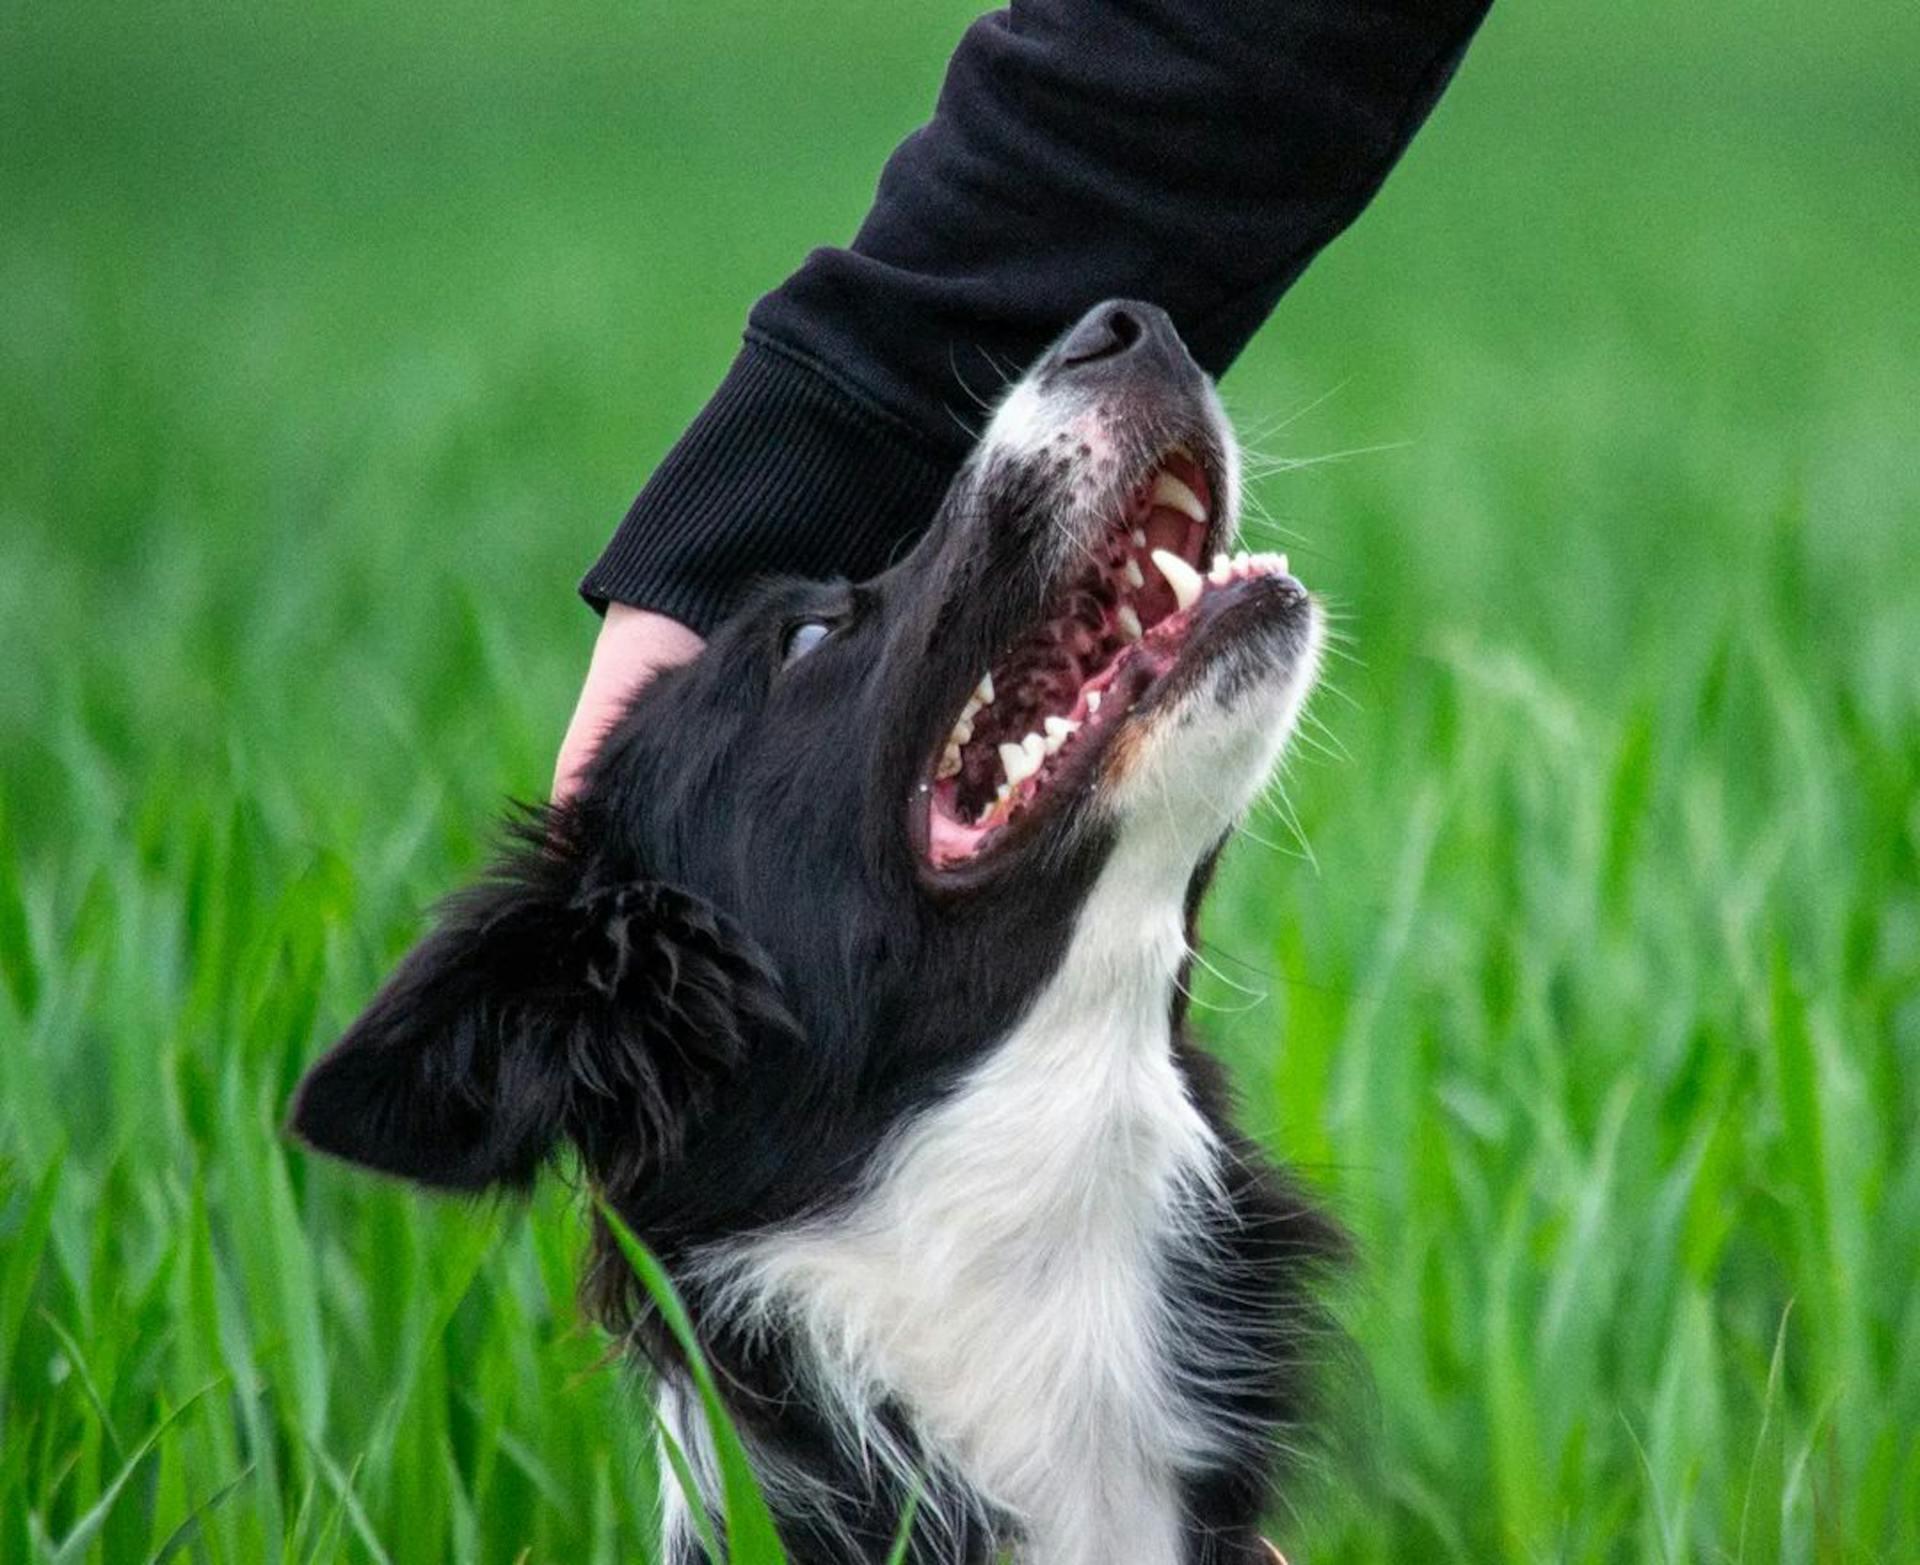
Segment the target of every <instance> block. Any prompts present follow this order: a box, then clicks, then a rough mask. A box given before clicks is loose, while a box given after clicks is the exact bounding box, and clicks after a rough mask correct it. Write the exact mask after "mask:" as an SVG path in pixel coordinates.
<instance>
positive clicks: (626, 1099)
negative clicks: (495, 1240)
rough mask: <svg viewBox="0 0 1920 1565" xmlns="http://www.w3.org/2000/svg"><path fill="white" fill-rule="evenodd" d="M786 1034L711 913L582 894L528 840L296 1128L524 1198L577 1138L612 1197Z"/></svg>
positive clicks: (668, 1153)
mask: <svg viewBox="0 0 1920 1565" xmlns="http://www.w3.org/2000/svg"><path fill="white" fill-rule="evenodd" d="M793 1031H794V1026H793V1023H792V1021H791V1019H790V1018H789V1017H788V1015H787V1013H786V1011H785V1009H784V1007H783V1006H782V1004H781V1001H780V999H779V994H778V988H777V985H776V983H775V981H774V979H773V976H772V974H771V972H770V971H769V969H768V968H767V966H766V964H765V962H764V961H763V960H762V959H761V958H760V957H759V956H758V954H757V953H756V952H755V951H754V949H753V948H752V946H751V944H750V943H749V942H748V941H746V940H745V938H744V937H743V936H740V935H739V934H737V933H736V932H734V931H732V930H731V929H730V928H729V927H728V926H727V924H726V921H725V920H723V919H722V918H721V917H720V915H719V914H718V913H716V912H715V910H714V909H712V908H711V907H709V906H707V905H706V904H705V903H704V902H702V901H700V900H699V899H698V898H695V897H692V896H689V895H687V894H686V893H683V892H680V891H677V890H675V889H673V888H672V887H669V886H665V885H661V884H658V883H656V882H651V881H636V882H629V883H626V884H621V885H612V886H605V887H601V888H598V889H594V890H587V891H583V890H581V889H580V884H579V879H578V875H577V872H576V871H575V870H574V869H573V867H572V866H571V865H570V864H569V862H568V861H567V859H566V858H565V856H564V855H563V854H562V853H561V852H560V851H559V850H557V849H554V848H551V847H549V846H546V845H543V844H542V843H540V842H538V841H536V840H533V837H532V835H531V834H529V842H528V845H527V846H526V847H524V848H523V849H522V850H521V851H520V852H518V853H517V854H515V855H513V856H512V857H511V858H509V859H507V860H505V861H503V862H502V863H501V864H500V865H499V866H497V867H496V870H495V872H494V873H493V875H492V876H491V877H489V878H488V879H487V880H486V881H484V882H482V883H481V884H480V885H478V886H476V887H474V888H473V889H472V890H470V891H468V892H466V893H464V894H462V895H461V896H459V897H457V898H455V899H454V900H453V901H451V902H450V903H448V904H447V906H446V907H445V908H444V909H443V910H442V913H441V917H440V920H439V925H438V927H437V928H436V929H435V931H434V933H433V934H431V935H430V936H428V937H427V939H426V940H424V941H423V942H421V944H420V945H418V946H417V947H415V948H414V950H413V951H412V952H410V953H409V954H408V956H407V957H406V959H405V960H404V961H403V962H402V963H401V964H400V967H399V970H398V971H397V972H395V973H394V975H393V977H392V978H391V979H389V980H388V982H387V984H386V986H385V987H384V988H383V989H382V990H381V991H380V993H379V994H378V996H376V997H375V999H374V1001H373V1003H372V1004H371V1005H369V1006H368V1007H367V1009H366V1012H365V1013H364V1014H363V1015H362V1016H361V1017H360V1019H359V1020H358V1021H356V1022H355V1023H354V1024H353V1026H352V1027H351V1028H350V1029H349V1030H348V1032H347V1034H346V1036H345V1037H344V1038H342V1039H341V1040H340V1042H339V1043H337V1044H336V1045H334V1047H333V1049H332V1050H331V1051H329V1052H328V1054H327V1055H326V1056H325V1057H324V1058H322V1059H321V1060H320V1062H319V1063H318V1064H317V1065H315V1066H314V1067H313V1069H312V1070H311V1071H309V1072H308V1073H307V1076H306V1079H305V1080H303V1081H302V1082H301V1083H300V1086H299V1089H298V1091H297V1092H296V1093H295V1095H294V1100H293V1110H292V1114H291V1116H290V1127H291V1129H292V1130H293V1132H294V1134H296V1135H297V1136H299V1137H300V1139H301V1140H303V1141H305V1142H306V1143H307V1144H308V1145H310V1146H312V1147H314V1148H316V1149H317V1150H319V1151H321V1152H326V1153H329V1154H331V1155H332V1156H334V1157H339V1158H345V1159H347V1160H348V1161H350V1162H354V1163H362V1164H365V1165H366V1166H367V1167H369V1168H374V1169H378V1170H380V1171H381V1172H383V1173H388V1174H398V1175H401V1176H403V1177H405V1178H408V1179H416V1180H419V1181H421V1182H422V1183H424V1184H428V1185H437V1186H441V1187H444V1188H447V1189H454V1190H480V1189H484V1188H486V1187H488V1186H491V1185H496V1184H509V1185H520V1186H524V1185H526V1184H528V1183H530V1182H531V1181H532V1179H533V1176H534V1175H535V1173H537V1172H538V1170H539V1167H540V1164H541V1162H542V1161H543V1160H544V1159H545V1158H546V1157H547V1156H548V1155H549V1154H550V1153H551V1152H552V1151H553V1150H554V1149H555V1147H556V1145H557V1144H558V1143H559V1142H560V1140H561V1139H562V1138H567V1139H571V1140H573V1141H574V1142H576V1143H577V1144H579V1146H580V1148H581V1150H582V1152H583V1153H584V1154H585V1155H586V1158H587V1162H588V1166H589V1169H590V1170H591V1171H592V1172H593V1173H594V1174H595V1176H596V1177H598V1178H600V1179H601V1180H602V1181H603V1182H604V1183H607V1184H609V1185H610V1186H611V1185H617V1184H618V1183H619V1182H620V1181H622V1180H627V1181H631V1180H635V1179H638V1178H639V1177H640V1176H641V1174H642V1173H643V1172H644V1171H645V1169H646V1168H647V1167H648V1166H649V1165H652V1164H655V1163H657V1162H659V1161H661V1160H665V1159H670V1158H671V1157H672V1156H673V1155H674V1153H675V1152H676V1151H677V1149H678V1147H679V1145H680V1143H681V1140H682V1138H683V1137H684V1135H685V1133H686V1130H687V1127H688V1125H689V1123H690V1122H691V1121H692V1120H693V1119H694V1118H695V1117H697V1116H698V1115H699V1113H700V1112H701V1110H702V1108H703V1107H704V1106H705V1104H706V1103H708V1102H709V1101H710V1100H711V1098H712V1096H713V1094H714V1093H715V1092H716V1091H717V1090H718V1089H719V1087H720V1086H721V1084H722V1083H723V1082H724V1081H725V1080H726V1078H727V1077H728V1076H730V1075H731V1074H732V1073H733V1072H734V1070H735V1069H736V1068H737V1067H738V1065H739V1064H740V1063H741V1061H742V1060H743V1058H744V1057H745V1054H746V1052H747V1051H748V1050H749V1049H750V1048H752V1047H754V1046H755V1044H756V1042H760V1041H766V1040H767V1039H769V1038H771V1037H773V1036H775V1035H779V1034H788V1035H790V1034H791V1033H792V1032H793Z"/></svg>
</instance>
